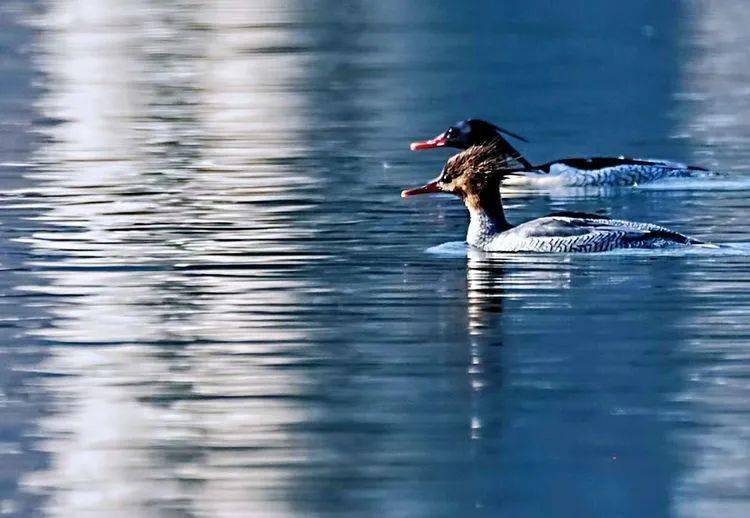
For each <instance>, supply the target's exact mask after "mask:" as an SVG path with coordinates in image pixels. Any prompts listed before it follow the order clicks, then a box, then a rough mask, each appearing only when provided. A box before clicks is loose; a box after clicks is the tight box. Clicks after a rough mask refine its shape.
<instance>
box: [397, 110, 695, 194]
mask: <svg viewBox="0 0 750 518" xmlns="http://www.w3.org/2000/svg"><path fill="white" fill-rule="evenodd" d="M503 135H508V136H510V137H513V138H516V139H518V140H521V141H523V142H527V140H526V139H525V138H523V137H521V136H520V135H516V134H515V133H512V132H510V131H508V130H506V129H503V128H501V127H499V126H496V125H494V124H492V123H490V122H487V121H483V120H481V119H466V120H463V121H460V122H457V123H456V124H454V125H453V126H450V127H449V128H448V129H447V130H445V131H444V132H443V133H441V134H440V135H438V136H437V137H435V138H433V139H430V140H425V141H422V142H412V143H411V146H410V147H411V150H412V151H419V150H423V149H432V148H438V147H453V148H458V149H467V148H469V147H471V146H474V145H483V144H489V143H494V142H496V143H497V149H498V152H499V153H500V154H501V155H502V156H504V157H507V158H511V159H513V160H515V161H516V162H517V163H518V167H519V168H521V169H522V170H524V171H526V172H527V173H528V174H525V175H522V176H518V177H516V178H515V179H514V181H513V183H516V184H528V185H534V186H568V187H583V186H606V185H610V186H625V185H637V184H641V183H646V182H653V181H655V180H660V179H663V178H684V177H690V176H694V175H695V174H696V173H698V172H700V171H703V172H706V171H707V170H706V169H704V168H702V167H697V166H690V165H686V164H683V163H680V162H672V161H668V160H653V159H640V158H626V157H624V156H619V157H590V158H561V159H559V160H553V161H552V162H547V163H546V164H541V165H532V164H531V163H530V162H529V161H528V160H526V158H524V157H523V155H522V154H521V153H520V152H519V151H518V150H517V149H516V148H515V147H513V145H511V143H510V142H508V141H507V140H506V139H505V138H504V137H503Z"/></svg>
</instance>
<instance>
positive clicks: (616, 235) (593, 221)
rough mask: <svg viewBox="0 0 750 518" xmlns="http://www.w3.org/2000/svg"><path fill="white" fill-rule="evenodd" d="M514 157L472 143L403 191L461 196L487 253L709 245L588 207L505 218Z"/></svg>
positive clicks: (473, 240)
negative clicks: (505, 187)
mask: <svg viewBox="0 0 750 518" xmlns="http://www.w3.org/2000/svg"><path fill="white" fill-rule="evenodd" d="M509 162H510V161H509V160H508V159H507V158H505V157H503V156H502V155H501V153H499V152H498V148H497V146H496V145H488V146H472V147H470V148H469V149H467V150H465V151H462V152H461V153H459V154H457V155H455V156H453V157H451V158H450V159H449V160H448V162H447V163H446V164H445V167H443V170H442V172H441V173H440V175H439V176H438V177H437V178H436V179H434V180H433V181H431V182H429V183H427V184H425V185H423V186H422V187H416V188H413V189H407V190H404V191H402V192H401V196H402V197H404V198H408V197H411V196H416V195H418V194H429V193H445V194H453V195H455V196H457V197H459V198H460V199H461V200H462V201H463V202H464V205H466V208H467V209H468V210H469V216H470V222H469V228H468V232H467V235H466V241H467V242H468V244H469V245H471V246H474V247H476V248H479V249H481V250H484V251H487V252H558V253H562V252H605V251H608V250H615V249H618V248H664V247H669V246H687V245H706V244H705V243H703V242H702V241H699V240H697V239H693V238H691V237H688V236H685V235H683V234H680V233H679V232H675V231H673V230H670V229H668V228H665V227H662V226H660V225H654V224H652V223H639V222H634V221H625V220H617V219H610V218H608V217H607V216H602V215H598V214H587V213H584V212H556V213H553V214H549V215H548V216H544V217H541V218H537V219H533V220H531V221H527V222H525V223H522V224H520V225H512V224H511V223H509V222H508V220H507V219H506V218H505V212H504V210H503V203H502V196H501V194H500V186H501V183H502V181H503V179H504V178H506V177H507V176H509V175H518V174H519V173H518V171H514V170H513V169H512V168H509V165H511V164H510V163H509ZM520 174H523V173H520ZM708 246H712V245H708Z"/></svg>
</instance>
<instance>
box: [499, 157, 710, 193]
mask: <svg viewBox="0 0 750 518" xmlns="http://www.w3.org/2000/svg"><path fill="white" fill-rule="evenodd" d="M525 172H526V173H527V174H524V175H519V176H516V177H513V178H511V179H509V180H510V181H509V182H508V183H510V184H513V185H529V186H536V187H556V186H559V187H590V186H629V185H639V184H644V183H649V182H655V181H657V180H663V179H666V178H691V177H694V176H696V175H704V174H706V173H707V171H706V170H705V169H703V168H700V167H695V166H688V165H685V164H682V163H679V162H671V161H668V160H651V159H648V160H647V159H639V158H626V157H594V158H565V159H560V160H555V161H553V162H548V163H546V164H542V165H538V166H533V167H532V169H531V170H526V171H525Z"/></svg>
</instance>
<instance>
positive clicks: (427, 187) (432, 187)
mask: <svg viewBox="0 0 750 518" xmlns="http://www.w3.org/2000/svg"><path fill="white" fill-rule="evenodd" d="M438 192H443V190H442V189H441V188H440V186H439V185H438V181H437V180H433V181H431V182H430V183H426V184H424V185H423V186H422V187H415V188H414V189H405V190H403V191H401V197H402V198H408V197H409V196H416V195H417V194H434V193H438Z"/></svg>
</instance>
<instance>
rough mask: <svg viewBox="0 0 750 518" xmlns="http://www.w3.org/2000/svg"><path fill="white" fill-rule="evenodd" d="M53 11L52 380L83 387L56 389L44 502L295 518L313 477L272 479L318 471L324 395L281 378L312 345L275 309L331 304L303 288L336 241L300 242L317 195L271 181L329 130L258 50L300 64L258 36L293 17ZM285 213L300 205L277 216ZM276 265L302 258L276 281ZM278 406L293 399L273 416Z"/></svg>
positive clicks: (128, 6) (66, 507) (36, 481)
mask: <svg viewBox="0 0 750 518" xmlns="http://www.w3.org/2000/svg"><path fill="white" fill-rule="evenodd" d="M47 7H48V9H47V11H46V14H45V15H44V16H43V17H42V18H41V19H39V20H37V22H38V25H39V26H40V28H41V29H42V32H41V33H40V40H39V45H40V48H39V58H38V65H39V67H40V69H41V70H42V71H43V72H44V73H45V74H46V79H45V81H46V83H47V84H49V85H51V86H50V88H48V89H47V90H45V92H44V94H43V95H42V97H41V99H40V101H39V104H38V109H39V110H40V111H41V113H42V114H43V115H44V116H46V117H49V118H50V119H52V120H60V123H59V124H56V125H53V126H52V127H50V128H49V137H50V138H51V139H52V140H51V142H50V143H49V145H47V146H45V147H44V148H42V150H41V151H40V155H39V157H38V158H39V161H40V162H41V163H44V164H47V167H46V169H45V170H44V171H43V172H41V173H39V174H38V175H37V176H36V178H37V180H38V184H39V185H41V187H40V189H39V193H40V195H41V197H42V200H47V203H46V205H47V208H48V210H47V211H46V212H45V213H44V215H43V216H42V220H43V221H44V223H47V224H49V225H52V226H53V227H59V230H54V231H39V232H37V233H35V234H34V235H33V236H32V237H31V238H28V239H26V241H27V242H28V243H29V244H30V245H31V246H32V247H33V250H34V253H35V254H36V255H37V256H39V259H38V260H36V261H34V264H35V265H36V266H37V267H41V268H44V269H45V271H43V272H41V273H40V275H41V276H42V277H44V279H45V280H46V282H47V283H48V285H47V286H42V287H36V288H26V289H27V290H32V291H43V292H44V293H46V294H49V295H53V296H55V295H56V296H65V297H66V303H65V304H58V305H55V307H52V308H50V312H51V313H52V315H53V317H54V320H53V326H51V327H47V328H43V329H40V330H38V331H36V334H37V335H39V336H40V337H42V338H44V339H48V340H52V341H55V342H57V343H69V344H71V345H70V346H68V347H62V348H60V347H57V348H51V349H50V350H49V354H50V356H49V357H48V359H47V360H45V361H44V362H43V364H42V365H41V366H40V369H41V370H43V371H47V372H50V373H55V374H65V375H66V376H62V377H57V376H55V377H49V378H46V379H43V380H42V381H40V382H39V383H40V385H41V387H42V388H43V389H44V390H46V391H48V393H49V394H50V395H51V397H52V400H53V415H52V416H51V417H48V418H45V419H43V420H42V421H41V423H40V426H41V430H40V434H41V435H42V436H44V437H49V439H46V440H45V441H44V442H43V444H42V448H43V449H44V450H45V451H47V452H48V453H49V454H50V456H51V460H50V464H49V467H48V468H47V469H45V470H44V471H40V472H37V473H35V474H33V475H32V476H30V477H27V479H26V480H25V481H24V482H25V484H27V485H29V486H31V487H34V488H37V489H39V490H45V491H49V492H50V494H51V495H52V496H51V499H50V500H49V502H48V507H47V511H48V512H49V513H50V514H52V515H56V516H83V515H85V514H86V513H92V514H97V515H102V514H106V515H107V516H150V515H153V514H155V510H154V507H153V505H154V503H155V502H160V504H159V506H160V507H162V508H169V507H171V506H174V507H179V508H181V509H183V510H186V511H188V512H195V513H199V514H201V515H205V516H218V515H226V516H239V515H242V514H243V513H245V512H247V510H248V509H250V508H252V509H253V512H255V513H257V514H258V515H269V514H289V513H290V512H291V511H290V510H289V509H288V508H287V504H286V503H285V500H284V499H283V498H279V497H278V496H275V495H278V493H279V491H280V490H283V487H284V484H285V482H284V480H285V479H286V478H287V477H288V476H289V475H290V474H291V472H290V471H289V470H285V469H276V470H272V469H262V467H263V466H264V465H269V464H276V465H283V464H285V463H286V464H289V463H293V462H294V461H295V460H298V459H299V458H300V456H303V455H304V453H303V450H301V449H300V448H299V447H296V446H295V438H294V437H291V436H289V435H288V434H287V433H286V432H285V431H284V427H285V426H289V425H292V424H294V423H298V422H304V421H306V420H307V419H306V418H305V417H304V415H305V414H306V412H307V410H306V409H305V406H304V404H302V403H301V402H300V400H295V399H294V398H295V397H296V396H300V395H304V394H305V393H306V392H307V391H308V389H307V388H306V385H307V383H308V382H307V381H306V380H305V379H304V378H300V377H299V376H298V375H296V374H294V371H293V370H286V371H284V370H278V369H275V368H274V367H275V365H274V364H275V363H277V362H275V361H274V359H273V358H274V355H277V356H278V355H279V354H281V353H283V352H285V353H291V354H292V356H293V355H294V351H295V350H297V349H299V348H300V347H301V344H303V343H304V341H305V337H306V333H305V332H304V330H302V329H295V327H294V326H293V325H292V326H289V325H286V324H285V321H284V316H283V315H284V314H283V313H281V314H280V315H273V314H264V311H263V310H264V309H268V308H285V310H286V311H287V312H288V313H287V314H291V313H292V312H293V311H294V308H295V307H296V306H299V305H301V304H305V303H307V301H305V300H304V298H305V297H311V296H315V294H316V293H318V292H319V290H314V289H311V287H309V286H308V285H307V284H306V283H305V282H304V280H302V279H300V278H296V279H295V278H291V277H288V276H284V275H282V273H283V268H285V267H286V268H290V267H291V268H294V265H295V264H296V263H298V262H299V258H300V256H299V254H302V257H304V259H305V260H314V259H315V256H314V255H312V254H310V253H308V252H305V250H304V242H305V240H309V239H312V238H314V236H315V231H314V230H312V229H311V227H309V226H308V227H305V226H304V225H301V224H300V225H297V226H292V224H293V221H294V218H293V216H294V215H299V214H300V213H301V212H304V211H305V210H307V209H309V208H310V207H313V206H314V204H315V199H314V196H306V197H303V196H301V195H300V194H299V191H300V189H304V187H305V186H306V185H311V184H312V183H313V182H314V180H313V179H312V178H311V177H309V176H307V175H306V174H305V172H304V171H301V170H298V169H294V170H293V169H292V168H291V166H289V169H285V167H284V166H283V164H279V163H277V164H274V167H273V168H271V167H269V166H266V165H265V164H266V162H267V161H268V160H269V159H274V158H277V157H279V158H281V157H284V158H285V159H289V157H294V156H295V155H299V154H300V153H301V152H302V151H304V149H295V148H294V147H289V145H288V144H286V142H287V141H290V142H293V143H295V144H294V145H298V143H299V142H300V140H301V139H299V138H295V135H296V134H299V133H301V132H303V131H305V129H306V126H307V125H308V124H309V123H308V121H307V119H306V118H305V115H304V114H305V110H304V109H302V108H303V103H304V99H302V98H301V97H300V96H299V94H298V93H297V91H298V89H297V88H287V86H289V85H297V84H298V83H299V82H301V81H304V73H305V66H304V65H305V64H304V63H303V60H304V57H303V55H302V54H295V53H288V54H285V55H284V57H283V59H279V58H278V56H274V57H273V59H269V58H268V56H266V55H264V54H263V53H255V52H253V49H254V48H256V47H258V46H261V45H264V46H272V45H277V46H285V45H286V46H291V45H293V44H295V36H294V34H293V31H285V30H283V29H280V28H279V27H280V26H279V25H274V26H272V28H269V29H267V30H264V29H262V28H261V29H258V30H249V29H248V27H251V26H253V25H254V24H257V23H258V22H259V16H260V17H265V18H266V19H268V17H269V15H274V13H278V16H280V17H281V18H288V17H289V16H290V12H287V11H284V10H282V9H279V8H278V6H277V5H276V3H275V2H267V3H266V4H262V3H259V2H255V4H254V6H253V9H245V8H244V7H243V5H242V3H241V2H234V1H231V0H226V1H222V2H211V3H206V2H203V3H198V4H196V3H194V2H176V3H175V2H168V3H165V4H155V3H153V2H148V1H137V2H127V3H123V2H117V1H113V0H106V1H99V0H96V1H73V0H64V1H59V2H52V3H50V4H49V5H48V6H47ZM269 21H273V20H269ZM276 21H279V20H276ZM272 117H273V118H274V119H275V120H276V121H277V123H276V124H274V126H273V129H271V128H269V126H268V125H267V124H266V123H267V121H268V120H269V119H270V118H272ZM269 153H270V155H269ZM273 153H276V154H277V156H274V155H273ZM261 158H263V160H261ZM287 173H288V174H287ZM275 199H277V200H280V201H283V202H285V203H284V204H279V205H277V206H276V207H275V208H274V207H273V206H272V207H270V208H269V207H268V206H267V205H265V206H264V205H262V204H259V203H258V202H259V201H264V202H266V203H268V202H269V201H270V202H273V201H274V200H275ZM297 219H298V218H297ZM274 250H278V251H283V252H284V255H283V256H282V257H283V258H282V259H278V258H277V260H276V261H270V260H269V258H268V255H267V254H269V253H272V252H273V251H274ZM233 252H234V253H237V254H239V253H243V254H246V255H245V257H244V258H243V259H242V261H241V262H242V263H243V264H245V265H246V266H247V267H248V268H249V270H247V271H243V270H237V269H233V270H226V271H224V270H222V269H221V268H220V267H218V268H217V266H218V264H219V263H221V262H232V263H234V264H235V265H236V264H237V258H236V257H233V256H232V253H233ZM263 254H266V255H265V256H264V255H263ZM60 255H62V257H57V256H60ZM255 264H258V265H262V264H265V265H266V266H265V268H262V267H254V265H255ZM138 265H141V267H138ZM149 265H153V266H149ZM190 265H193V266H195V265H199V266H200V265H209V266H211V267H212V269H211V270H208V272H209V274H205V275H204V274H202V273H201V272H203V270H200V269H198V270H195V269H194V268H192V267H191V266H190ZM144 342H145V343H146V344H143V343H144ZM155 342H162V343H167V344H168V343H174V344H175V345H174V348H173V349H170V348H169V346H167V348H166V349H157V348H154V347H151V346H149V345H148V344H149V343H155ZM185 342H188V343H190V344H191V345H189V346H182V345H180V344H181V343H185ZM250 353H252V354H250ZM270 353H273V354H270ZM266 354H269V356H268V357H266ZM279 361H281V360H279ZM284 361H288V360H284ZM171 392H174V393H175V396H177V395H179V397H177V399H176V401H175V402H172V403H170V402H169V400H170V393H171ZM157 393H158V394H163V397H164V398H165V402H164V403H163V404H159V403H158V402H154V401H153V398H154V394H157ZM261 395H273V396H275V397H272V398H259V399H252V397H253V396H261ZM235 397H237V398H240V399H237V400H234V399H232V398H235ZM241 398H245V399H241ZM247 398H251V399H247ZM235 401H237V402H235ZM296 442H297V444H299V441H298V440H296ZM198 443H199V444H200V445H201V446H202V449H203V450H205V452H204V453H203V454H200V455H205V458H203V459H202V460H201V461H200V462H195V461H194V460H195V459H193V457H194V456H195V455H199V454H198V453H196V452H195V451H194V450H195V448H194V445H195V444H198ZM282 445H283V446H284V448H281V446H282ZM183 450H184V452H183ZM170 452H173V453H170ZM160 456H164V457H165V458H164V459H160V458H159V457H160ZM170 456H171V457H174V458H172V459H170V458H169V457H170ZM180 456H182V457H185V459H186V460H187V461H186V462H182V461H180V460H175V459H179V457H180ZM252 464H257V466H258V469H255V470H247V466H248V465H252ZM269 492H271V493H269Z"/></svg>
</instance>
